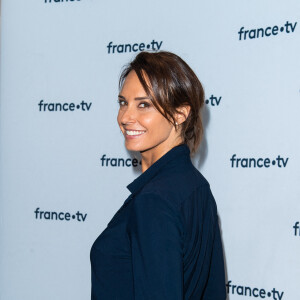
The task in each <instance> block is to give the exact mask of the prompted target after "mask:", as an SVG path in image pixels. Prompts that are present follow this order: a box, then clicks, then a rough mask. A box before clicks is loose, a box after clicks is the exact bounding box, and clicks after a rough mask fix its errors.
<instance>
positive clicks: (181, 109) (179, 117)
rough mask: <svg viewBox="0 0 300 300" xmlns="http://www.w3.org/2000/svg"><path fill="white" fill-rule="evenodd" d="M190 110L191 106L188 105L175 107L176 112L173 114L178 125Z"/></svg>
mask: <svg viewBox="0 0 300 300" xmlns="http://www.w3.org/2000/svg"><path fill="white" fill-rule="evenodd" d="M190 110H191V107H190V106H189V105H182V106H180V107H178V108H177V111H178V113H176V114H175V119H176V122H177V125H180V124H181V123H183V122H184V121H185V120H186V119H187V117H188V116H189V113H190ZM179 112H180V113H179Z"/></svg>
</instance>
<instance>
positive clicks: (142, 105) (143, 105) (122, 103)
mask: <svg viewBox="0 0 300 300" xmlns="http://www.w3.org/2000/svg"><path fill="white" fill-rule="evenodd" d="M117 102H118V104H119V106H120V107H123V106H126V105H127V102H126V101H125V100H123V99H118V100H117ZM150 106H151V104H150V103H148V102H146V101H142V102H139V104H138V107H139V108H148V107H150Z"/></svg>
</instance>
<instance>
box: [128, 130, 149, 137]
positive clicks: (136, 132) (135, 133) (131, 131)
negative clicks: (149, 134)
mask: <svg viewBox="0 0 300 300" xmlns="http://www.w3.org/2000/svg"><path fill="white" fill-rule="evenodd" d="M125 132H126V134H127V135H131V136H133V135H134V136H136V135H142V134H143V133H145V132H146V131H137V130H125Z"/></svg>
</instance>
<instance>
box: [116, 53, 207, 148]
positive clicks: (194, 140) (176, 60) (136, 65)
mask: <svg viewBox="0 0 300 300" xmlns="http://www.w3.org/2000/svg"><path fill="white" fill-rule="evenodd" d="M132 70H133V71H135V72H136V74H137V76H138V78H139V80H140V82H141V84H142V86H143V88H144V90H145V92H146V94H147V95H148V97H149V98H150V99H151V101H152V103H153V105H154V106H155V107H156V109H157V110H158V111H159V112H160V113H161V114H162V115H163V116H164V117H165V118H166V119H167V120H168V121H169V122H171V123H172V124H173V125H174V126H175V128H176V130H178V127H181V131H180V133H181V137H182V139H183V141H184V143H186V144H187V145H188V146H189V148H190V150H191V152H192V153H194V152H195V151H196V150H197V148H198V146H199V144H200V141H201V138H202V136H203V125H202V119H201V108H202V107H203V104H204V90H203V87H202V84H201V83H200V81H199V79H198V77H197V76H196V74H195V73H194V72H193V70H192V69H191V68H190V67H189V66H188V64H187V63H186V62H185V61H184V60H183V59H181V58H180V57H179V56H177V55H176V54H174V53H171V52H167V51H159V52H147V51H143V52H140V53H139V54H138V55H137V56H136V57H135V58H134V60H133V61H132V62H130V63H129V64H128V65H127V66H125V68H124V70H123V71H122V73H121V76H120V80H119V88H120V89H121V88H122V86H123V83H124V81H125V79H126V77H127V75H128V74H129V73H130V72H131V71H132ZM185 105H188V106H190V112H189V115H188V117H187V118H186V120H185V121H184V122H183V123H182V124H180V125H178V126H176V124H175V122H176V121H175V117H174V116H175V114H176V113H181V112H180V111H179V110H178V109H179V108H180V107H181V106H185Z"/></svg>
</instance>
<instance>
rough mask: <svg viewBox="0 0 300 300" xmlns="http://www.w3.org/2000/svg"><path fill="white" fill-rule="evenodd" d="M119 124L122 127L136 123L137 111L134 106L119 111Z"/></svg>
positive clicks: (121, 108)
mask: <svg viewBox="0 0 300 300" xmlns="http://www.w3.org/2000/svg"><path fill="white" fill-rule="evenodd" d="M118 119H119V122H120V123H121V124H122V125H126V124H133V123H135V122H136V110H135V108H134V107H133V106H131V105H127V106H125V107H120V109H119V117H118Z"/></svg>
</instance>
